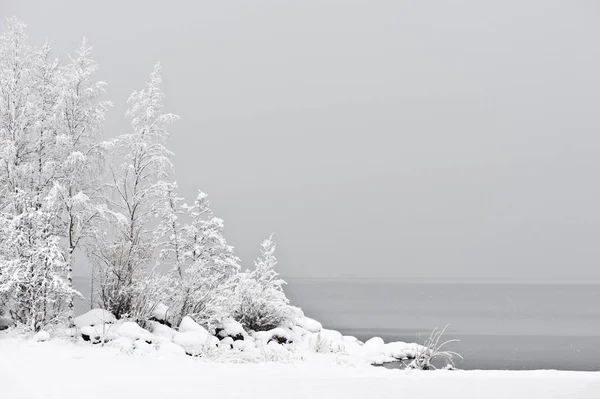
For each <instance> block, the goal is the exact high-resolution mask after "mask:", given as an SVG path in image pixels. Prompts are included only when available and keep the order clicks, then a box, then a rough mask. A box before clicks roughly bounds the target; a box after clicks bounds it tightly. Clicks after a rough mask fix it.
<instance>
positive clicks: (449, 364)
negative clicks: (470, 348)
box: [407, 326, 462, 370]
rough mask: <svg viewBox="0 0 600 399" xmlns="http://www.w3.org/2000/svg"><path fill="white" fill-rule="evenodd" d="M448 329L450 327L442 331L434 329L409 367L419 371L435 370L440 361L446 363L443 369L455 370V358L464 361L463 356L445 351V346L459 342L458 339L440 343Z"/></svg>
mask: <svg viewBox="0 0 600 399" xmlns="http://www.w3.org/2000/svg"><path fill="white" fill-rule="evenodd" d="M447 328H448V326H446V327H444V328H443V329H442V330H438V329H437V327H436V328H434V329H433V331H432V332H431V334H430V335H429V338H427V340H426V341H425V343H424V345H423V346H422V347H421V346H420V347H419V348H418V350H417V353H416V356H415V358H414V360H413V361H412V362H410V363H409V364H408V366H407V367H408V368H413V369H418V370H431V369H434V370H435V369H436V368H437V366H436V365H435V364H434V362H435V361H436V360H440V361H443V362H444V364H443V366H442V367H445V368H450V369H454V368H455V364H454V358H455V357H458V358H460V359H462V356H461V355H460V354H458V353H456V352H453V351H449V350H444V349H443V348H444V346H446V345H447V344H449V343H452V342H458V340H457V339H450V340H447V341H443V342H440V340H441V338H442V335H443V334H444V332H446V329H447Z"/></svg>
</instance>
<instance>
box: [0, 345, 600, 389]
mask: <svg viewBox="0 0 600 399" xmlns="http://www.w3.org/2000/svg"><path fill="white" fill-rule="evenodd" d="M336 359H338V358H337V357H336V355H335V354H323V355H320V354H314V356H312V357H310V358H307V359H305V360H299V361H295V362H293V363H288V364H281V363H252V364H227V363H214V362H207V361H204V360H202V359H199V358H192V357H189V356H185V355H177V354H170V353H168V352H161V351H155V352H151V353H143V351H134V353H133V354H126V353H122V352H120V350H119V349H117V348H114V347H113V348H110V347H100V346H98V345H90V344H89V343H83V342H79V343H77V344H74V343H72V342H70V341H66V340H58V339H52V340H50V341H47V342H36V341H34V340H33V339H27V340H25V339H21V338H14V337H8V336H5V337H4V338H2V337H0V397H1V398H7V399H8V398H10V399H18V398H48V399H52V398H57V399H58V398H60V399H71V398H77V399H81V398H89V399H93V398H98V399H107V398H109V399H118V398H127V399H133V398H143V399H154V398H170V399H174V398H198V397H203V398H236V397H239V398H242V397H243V398H252V397H256V398H261V399H265V398H399V397H407V398H419V399H425V398H435V399H440V398H462V399H469V398H477V399H485V398H502V399H507V398H528V399H532V398H544V399H549V398H550V399H551V398H565V399H566V398H569V399H587V398H589V399H597V398H599V397H600V373H585V372H564V371H416V370H411V371H408V370H407V371H400V370H388V369H384V368H376V367H372V366H369V365H366V364H355V365H351V366H350V365H340V364H337V363H339V362H338V361H337V360H336Z"/></svg>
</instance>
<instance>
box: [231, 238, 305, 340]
mask: <svg viewBox="0 0 600 399" xmlns="http://www.w3.org/2000/svg"><path fill="white" fill-rule="evenodd" d="M276 264H277V259H276V258H275V242H274V241H273V235H271V236H270V237H269V238H268V239H266V240H264V241H263V242H262V244H261V256H260V257H259V258H258V259H257V260H256V261H255V262H254V270H252V271H249V270H247V271H246V272H244V273H241V274H240V276H239V280H238V284H237V286H236V288H235V296H234V298H235V310H234V312H233V316H234V318H235V319H236V320H237V321H239V322H240V323H241V324H242V325H243V326H244V327H245V328H246V329H247V330H254V331H264V330H270V329H272V328H275V327H279V326H281V325H282V324H284V323H286V322H288V321H290V320H292V319H293V318H295V317H298V316H301V312H300V310H299V309H297V308H295V307H293V306H290V305H289V300H288V298H287V297H286V296H285V293H284V291H283V286H284V285H285V281H284V280H283V279H281V278H280V277H279V273H277V272H276V271H275V265H276Z"/></svg>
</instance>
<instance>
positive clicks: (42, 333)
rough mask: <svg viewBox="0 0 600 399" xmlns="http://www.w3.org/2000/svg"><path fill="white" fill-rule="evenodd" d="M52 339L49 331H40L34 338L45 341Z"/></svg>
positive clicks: (37, 340)
mask: <svg viewBox="0 0 600 399" xmlns="http://www.w3.org/2000/svg"><path fill="white" fill-rule="evenodd" d="M49 339H50V334H49V333H48V331H38V332H37V333H36V334H35V335H34V336H33V340H34V341H35V342H45V341H48V340H49Z"/></svg>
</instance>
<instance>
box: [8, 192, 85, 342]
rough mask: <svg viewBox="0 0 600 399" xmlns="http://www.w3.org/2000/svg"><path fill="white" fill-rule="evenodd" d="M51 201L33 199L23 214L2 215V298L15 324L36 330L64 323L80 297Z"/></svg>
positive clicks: (48, 199) (49, 199)
mask: <svg viewBox="0 0 600 399" xmlns="http://www.w3.org/2000/svg"><path fill="white" fill-rule="evenodd" d="M54 205H55V204H54V202H53V200H52V198H51V197H48V198H46V199H44V200H43V201H42V205H41V206H40V204H39V201H37V200H30V201H29V203H28V204H27V205H25V207H24V209H23V212H21V213H19V214H18V215H13V216H11V215H9V214H7V213H3V214H2V215H1V217H0V218H1V222H2V226H1V232H0V234H1V235H2V238H3V241H2V250H1V251H0V268H1V269H2V271H3V272H2V275H0V294H1V295H2V296H3V297H4V298H5V300H6V301H7V302H8V308H9V310H10V313H11V316H12V317H13V319H14V320H16V321H18V322H21V323H23V324H24V325H25V326H27V327H29V328H31V329H32V330H34V331H38V330H40V329H41V328H42V327H44V326H45V325H46V324H48V323H52V322H57V321H62V320H61V319H62V318H64V315H65V312H64V310H65V307H66V306H68V302H69V300H70V298H72V297H73V296H75V295H80V294H79V293H78V292H77V291H75V290H74V289H73V288H72V287H71V285H70V284H69V281H68V278H67V276H68V263H67V261H66V259H65V257H64V253H63V251H62V249H61V247H60V237H59V236H58V235H56V234H55V233H54V231H53V230H54V226H53V225H54V220H55V218H56V207H55V206H54Z"/></svg>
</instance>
